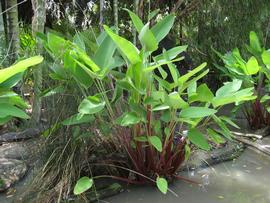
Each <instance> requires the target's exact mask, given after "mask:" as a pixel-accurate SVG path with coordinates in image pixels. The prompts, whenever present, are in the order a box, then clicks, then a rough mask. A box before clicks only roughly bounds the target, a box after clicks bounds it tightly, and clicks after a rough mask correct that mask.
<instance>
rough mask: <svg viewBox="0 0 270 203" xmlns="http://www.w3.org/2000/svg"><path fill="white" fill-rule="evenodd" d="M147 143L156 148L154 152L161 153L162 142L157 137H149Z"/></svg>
mask: <svg viewBox="0 0 270 203" xmlns="http://www.w3.org/2000/svg"><path fill="white" fill-rule="evenodd" d="M148 141H149V143H150V144H151V145H153V146H154V147H155V148H156V150H158V151H159V152H162V142H161V140H160V138H159V137H158V136H149V137H148Z"/></svg>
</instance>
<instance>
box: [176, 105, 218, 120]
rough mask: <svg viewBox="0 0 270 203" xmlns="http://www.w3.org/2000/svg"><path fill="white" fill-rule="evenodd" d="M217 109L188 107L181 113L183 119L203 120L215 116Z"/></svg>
mask: <svg viewBox="0 0 270 203" xmlns="http://www.w3.org/2000/svg"><path fill="white" fill-rule="evenodd" d="M216 112H217V111H216V110H215V109H209V108H206V107H188V108H186V109H183V110H182V111H181V112H180V114H179V115H180V117H181V118H203V117H206V116H210V115H213V114H215V113H216Z"/></svg>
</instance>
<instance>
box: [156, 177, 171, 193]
mask: <svg viewBox="0 0 270 203" xmlns="http://www.w3.org/2000/svg"><path fill="white" fill-rule="evenodd" d="M156 184H157V187H158V189H159V191H160V192H162V193H163V194H167V191H168V182H167V180H166V179H165V178H160V177H157V179H156Z"/></svg>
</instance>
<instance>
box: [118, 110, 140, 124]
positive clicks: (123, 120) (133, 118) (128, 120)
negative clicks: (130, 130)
mask: <svg viewBox="0 0 270 203" xmlns="http://www.w3.org/2000/svg"><path fill="white" fill-rule="evenodd" d="M141 120H142V119H141V117H140V116H138V115H137V114H136V113H135V112H128V113H125V114H123V115H122V116H120V117H119V118H117V119H116V123H117V124H119V125H121V126H129V125H134V124H137V123H139V122H141Z"/></svg>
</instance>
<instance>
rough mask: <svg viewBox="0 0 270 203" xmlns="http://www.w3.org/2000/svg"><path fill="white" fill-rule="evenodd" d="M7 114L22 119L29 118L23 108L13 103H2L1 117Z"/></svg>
mask: <svg viewBox="0 0 270 203" xmlns="http://www.w3.org/2000/svg"><path fill="white" fill-rule="evenodd" d="M7 116H13V117H17V118H22V119H28V118H29V116H28V115H27V114H26V113H25V112H24V111H23V110H21V109H19V108H18V107H16V106H13V105H11V104H1V105H0V118H5V117H7Z"/></svg>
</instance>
